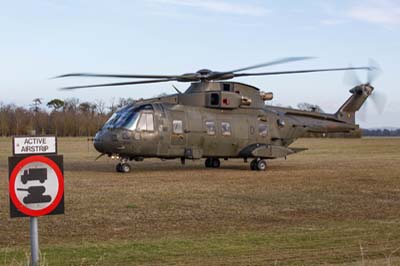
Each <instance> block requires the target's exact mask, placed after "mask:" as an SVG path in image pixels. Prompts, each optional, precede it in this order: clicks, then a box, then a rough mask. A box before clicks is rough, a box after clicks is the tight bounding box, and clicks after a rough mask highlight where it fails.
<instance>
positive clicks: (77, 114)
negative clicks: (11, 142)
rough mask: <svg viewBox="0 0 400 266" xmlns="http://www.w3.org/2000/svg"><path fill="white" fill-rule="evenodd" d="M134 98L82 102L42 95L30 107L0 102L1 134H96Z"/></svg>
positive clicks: (68, 135) (69, 135)
mask: <svg viewBox="0 0 400 266" xmlns="http://www.w3.org/2000/svg"><path fill="white" fill-rule="evenodd" d="M132 102H134V100H133V99H131V98H120V99H118V100H112V101H111V102H110V103H109V104H106V102H104V101H102V100H97V101H95V102H88V101H85V102H80V100H79V99H77V98H70V99H65V100H62V99H52V100H51V101H49V102H44V101H43V100H42V99H40V98H36V99H34V100H33V101H32V104H30V105H29V107H21V106H17V105H15V104H4V103H0V136H13V135H30V134H38V135H39V134H41V135H56V136H60V137H78V136H93V135H94V134H95V133H96V132H97V130H98V129H99V128H100V127H101V126H102V125H103V124H104V123H105V122H106V121H107V119H108V117H109V116H110V115H111V114H112V113H113V112H115V111H116V110H117V109H118V108H120V107H122V106H124V105H126V104H129V103H132Z"/></svg>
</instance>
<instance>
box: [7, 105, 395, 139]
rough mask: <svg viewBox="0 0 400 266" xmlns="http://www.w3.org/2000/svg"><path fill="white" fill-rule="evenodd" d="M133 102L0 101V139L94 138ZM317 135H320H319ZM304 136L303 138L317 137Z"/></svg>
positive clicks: (369, 132)
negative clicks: (26, 104) (23, 104)
mask: <svg viewBox="0 0 400 266" xmlns="http://www.w3.org/2000/svg"><path fill="white" fill-rule="evenodd" d="M133 102H135V100H134V99H132V98H119V99H118V100H115V99H112V100H111V101H110V103H108V104H107V103H106V102H104V101H102V100H97V101H94V102H88V101H84V102H80V100H79V99H77V98H69V99H65V100H61V99H52V100H50V101H49V102H44V101H43V100H42V99H40V98H36V99H33V101H32V103H31V104H30V106H29V107H21V106H17V105H15V104H4V103H1V102H0V136H14V135H30V134H38V135H56V136H60V137H78V136H94V135H95V134H96V132H97V131H98V130H99V129H100V127H101V126H102V125H104V123H105V122H106V121H107V119H108V117H109V116H110V115H111V114H112V113H113V112H115V111H116V110H117V109H118V108H121V107H122V106H124V105H127V104H130V103H133ZM297 107H298V108H299V109H301V110H307V111H317V112H322V109H321V108H320V107H319V106H317V105H312V104H308V103H300V104H298V106H297ZM320 135H321V134H320ZM320 135H316V134H311V133H310V134H308V135H306V137H321V136H322V135H321V136H320ZM361 135H363V136H400V129H393V130H389V129H362V130H356V131H354V132H351V133H347V135H346V134H343V133H337V134H331V135H330V136H329V137H361Z"/></svg>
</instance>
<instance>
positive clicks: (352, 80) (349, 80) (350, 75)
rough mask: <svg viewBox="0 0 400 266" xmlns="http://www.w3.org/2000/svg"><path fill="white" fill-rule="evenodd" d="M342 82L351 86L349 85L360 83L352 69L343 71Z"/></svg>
mask: <svg viewBox="0 0 400 266" xmlns="http://www.w3.org/2000/svg"><path fill="white" fill-rule="evenodd" d="M343 82H344V84H346V85H348V86H351V87H354V86H357V85H360V84H362V82H361V80H360V78H359V77H358V75H357V73H356V72H355V71H354V69H352V70H349V71H346V72H345V73H344V77H343Z"/></svg>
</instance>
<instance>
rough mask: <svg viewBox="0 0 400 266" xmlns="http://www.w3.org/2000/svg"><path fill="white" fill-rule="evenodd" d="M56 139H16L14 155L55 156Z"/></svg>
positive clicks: (52, 137)
mask: <svg viewBox="0 0 400 266" xmlns="http://www.w3.org/2000/svg"><path fill="white" fill-rule="evenodd" d="M55 153H57V140H56V137H54V136H51V137H48V136H46V137H14V155H24V154H55Z"/></svg>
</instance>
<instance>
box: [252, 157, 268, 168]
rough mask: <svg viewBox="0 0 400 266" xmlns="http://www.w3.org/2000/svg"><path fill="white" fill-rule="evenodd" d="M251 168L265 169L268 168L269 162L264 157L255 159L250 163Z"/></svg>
mask: <svg viewBox="0 0 400 266" xmlns="http://www.w3.org/2000/svg"><path fill="white" fill-rule="evenodd" d="M250 169H251V170H253V171H255V170H257V171H265V170H267V162H266V161H264V160H262V159H254V160H252V161H251V163H250Z"/></svg>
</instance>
